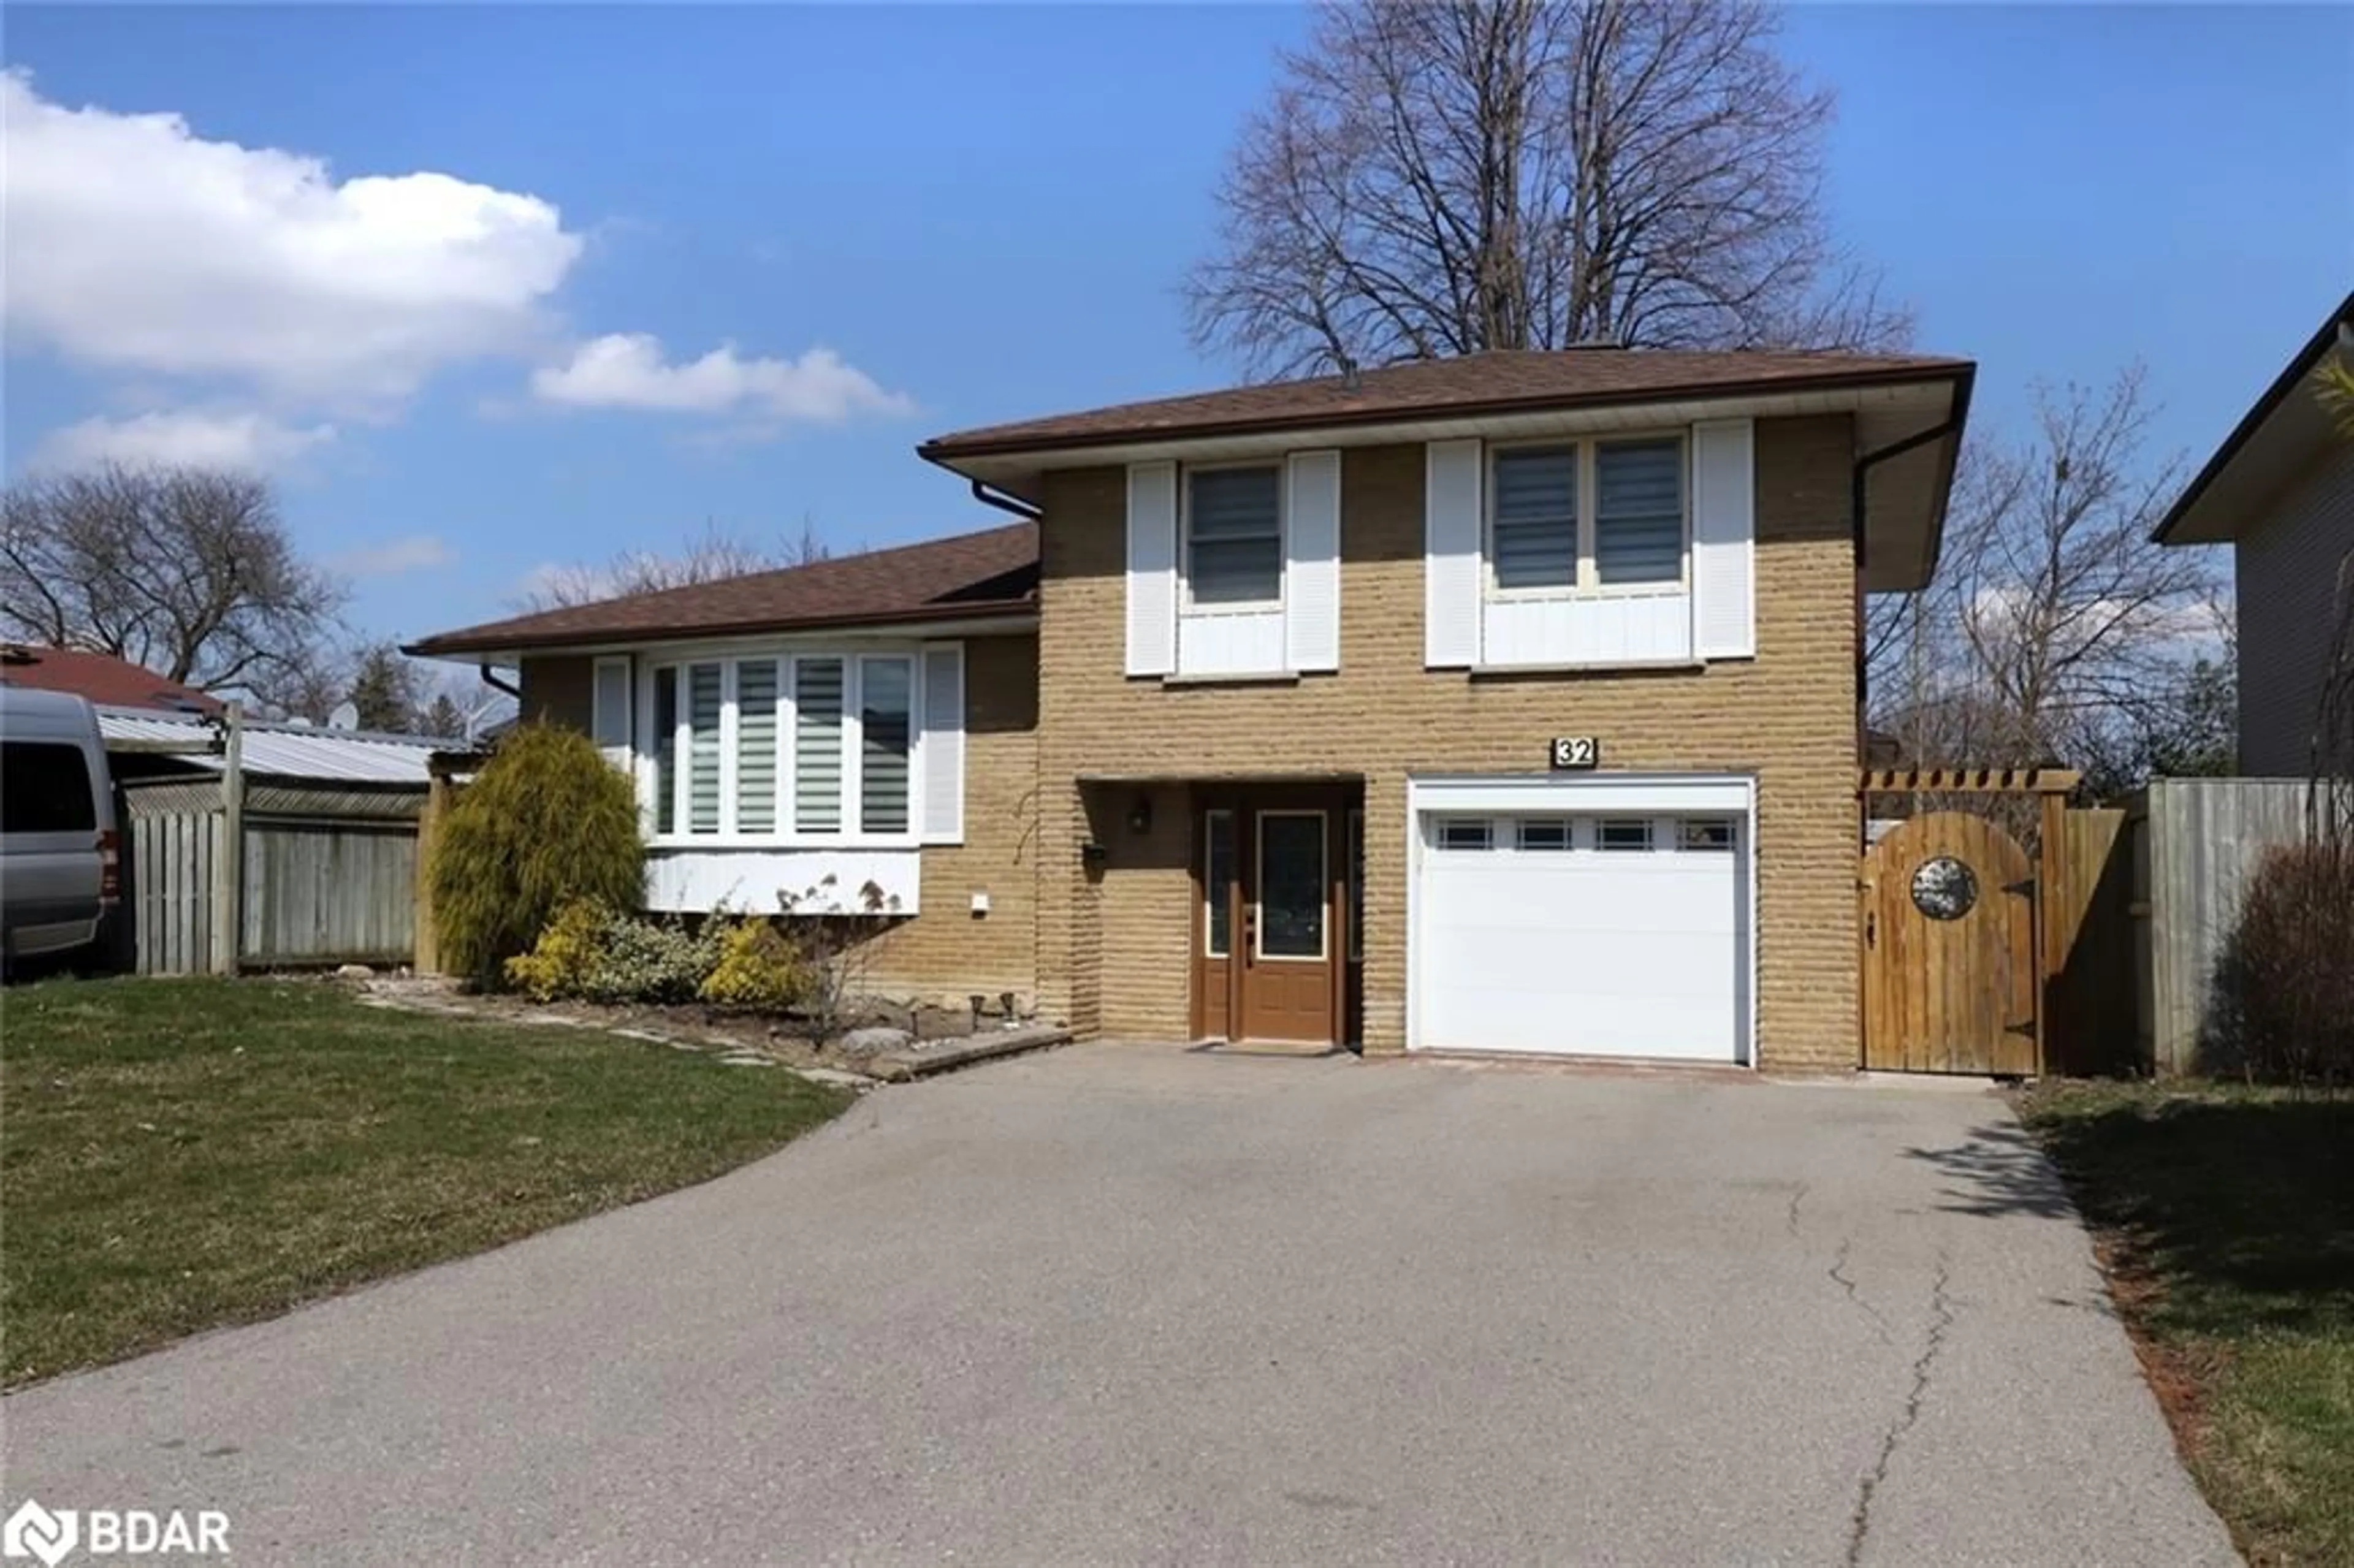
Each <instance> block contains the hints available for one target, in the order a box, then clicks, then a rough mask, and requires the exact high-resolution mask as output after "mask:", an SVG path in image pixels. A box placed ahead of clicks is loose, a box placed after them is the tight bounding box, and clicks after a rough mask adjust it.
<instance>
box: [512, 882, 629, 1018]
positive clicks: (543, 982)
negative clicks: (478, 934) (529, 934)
mask: <svg viewBox="0 0 2354 1568" xmlns="http://www.w3.org/2000/svg"><path fill="white" fill-rule="evenodd" d="M611 919H612V915H611V912H610V911H609V910H608V909H607V908H606V907H605V906H603V905H602V904H599V903H598V902H597V901H596V900H595V899H593V898H575V899H573V900H571V901H570V902H569V903H567V904H566V905H565V906H564V907H563V908H561V909H558V910H557V912H556V918H555V919H553V920H550V921H549V922H548V923H547V928H546V930H544V931H542V932H540V934H539V940H538V941H536V942H534V943H533V944H532V948H531V951H530V952H528V953H519V954H517V955H516V956H515V957H514V958H512V959H508V960H507V963H506V973H507V984H509V985H511V986H513V987H514V988H515V989H516V990H517V991H521V992H523V993H524V994H525V996H527V997H529V998H531V1000H532V1001H556V1000H557V998H558V997H566V996H580V995H583V994H585V992H586V991H587V989H588V978H589V976H590V975H592V974H593V973H595V972H596V969H597V966H598V964H599V961H600V960H601V959H603V957H604V952H605V927H606V926H607V925H608V924H609V923H610V921H611Z"/></svg>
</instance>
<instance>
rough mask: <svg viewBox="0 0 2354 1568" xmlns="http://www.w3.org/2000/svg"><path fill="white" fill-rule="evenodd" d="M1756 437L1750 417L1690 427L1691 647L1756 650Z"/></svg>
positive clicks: (1733, 655)
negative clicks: (1748, 418)
mask: <svg viewBox="0 0 2354 1568" xmlns="http://www.w3.org/2000/svg"><path fill="white" fill-rule="evenodd" d="M1755 443H1756V437H1755V429H1754V428H1753V425H1752V422H1751V421H1750V420H1747V419H1714V420H1710V421H1708V422H1707V423H1704V424H1698V425H1694V426H1693V427H1692V487H1691V489H1692V652H1695V653H1697V654H1699V655H1700V657H1702V658H1703V659H1749V658H1755V656H1756V653H1757V603H1756V599H1757V478H1756V461H1755Z"/></svg>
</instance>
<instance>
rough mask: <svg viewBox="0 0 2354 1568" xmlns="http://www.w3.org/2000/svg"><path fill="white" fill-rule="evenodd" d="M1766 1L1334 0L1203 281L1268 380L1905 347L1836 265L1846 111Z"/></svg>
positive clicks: (1299, 63)
mask: <svg viewBox="0 0 2354 1568" xmlns="http://www.w3.org/2000/svg"><path fill="white" fill-rule="evenodd" d="M1777 30H1778V24H1777V22H1776V18H1775V15H1774V13H1773V12H1772V11H1771V10H1769V9H1768V8H1767V7H1766V6H1765V5H1761V4H1756V3H1755V0H1445V3H1443V4H1417V3H1414V0H1376V3H1375V4H1372V5H1348V4H1327V5H1325V6H1324V7H1323V8H1322V9H1321V11H1320V14H1319V16H1318V20H1317V24H1316V28H1315V32H1314V34H1313V36H1312V37H1311V39H1310V43H1309V45H1308V47H1307V48H1305V49H1303V50H1301V51H1299V52H1298V53H1288V54H1286V55H1285V56H1284V58H1283V59H1282V62H1281V67H1280V78H1279V81H1278V86H1277V89H1276V92H1275V96H1274V99H1273V101H1272V102H1270V103H1269V104H1268V105H1267V107H1266V108H1265V109H1263V110H1262V111H1259V112H1258V113H1257V115H1256V116H1254V117H1253V118H1252V120H1251V121H1250V122H1249V123H1248V124H1247V126H1246V129H1245V131H1244V133H1243V137H1242V141H1241V143H1240V145H1239V146H1238V147H1237V149H1236V151H1235V154H1234V156H1233V160H1232V162H1231V164H1229V167H1228V170H1227V173H1226V175H1225V181H1224V183H1223V185H1222V186H1221V188H1220V190H1219V192H1218V204H1219V207H1220V208H1221V210H1222V214H1223V222H1222V232H1221V236H1220V241H1219V244H1218V246H1217V248H1216V249H1215V250H1214V252H1213V254H1212V255H1210V256H1209V257H1208V258H1207V259H1206V260H1203V261H1202V262H1201V263H1199V264H1198V265H1197V266H1196V267H1195V268H1194V270H1193V272H1192V274H1191V276H1190V278H1189V280H1188V281H1187V284H1186V298H1187V303H1188V307H1189V313H1190V316H1191V323H1192V328H1193V336H1194V339H1195V342H1196V343H1197V344H1200V345H1201V346H1204V347H1213V346H1214V347H1220V348H1225V349H1228V350H1232V351H1234V352H1235V353H1236V354H1237V355H1239V356H1240V357H1241V358H1242V359H1243V360H1244V362H1245V363H1246V365H1247V366H1249V367H1250V369H1251V370H1252V371H1253V372H1255V373H1258V374H1265V375H1272V376H1281V375H1293V374H1301V373H1306V372H1310V371H1312V370H1316V369H1320V368H1331V367H1332V366H1342V367H1345V366H1349V365H1353V364H1364V365H1378V364H1384V363H1387V362H1390V361H1394V360H1400V359H1428V358H1435V357H1439V356H1443V355H1455V354H1468V353H1471V352H1474V351H1477V350H1480V349H1492V348H1562V347H1566V346H1568V345H1570V344H1575V343H1578V342H1581V341H1585V340H1591V339H1599V338H1608V339H1612V340H1615V341H1617V342H1619V343H1623V344H1629V345H1636V346H1667V347H1841V348H1852V347H1866V346H1871V347H1878V346H1885V345H1889V344H1898V343H1901V342H1903V340H1904V339H1905V338H1906V337H1907V336H1908V335H1909V334H1910V329H1911V322H1910V319H1909V316H1908V315H1907V313H1904V312H1903V311H1902V310H1899V309H1894V308H1892V307H1891V306H1890V305H1889V304H1888V303H1887V302H1884V301H1883V300H1882V298H1881V296H1880V291H1879V285H1878V281H1877V279H1876V278H1875V277H1874V276H1873V275H1872V273H1870V272H1869V271H1867V270H1864V269H1862V268H1861V267H1859V266H1857V265H1855V264H1854V263H1853V262H1852V261H1850V260H1849V259H1848V258H1846V257H1845V256H1844V255H1843V254H1842V253H1841V252H1840V249H1838V248H1837V247H1836V246H1835V245H1834V244H1833V242H1832V240H1831V238H1830V236H1829V228H1828V225H1827V223H1826V221H1825V218H1824V216H1823V211H1822V199H1821V196H1822V184H1823V138H1824V134H1825V132H1826V131H1827V129H1828V128H1829V124H1830V122H1831V118H1832V100H1831V96H1830V94H1829V93H1828V92H1826V91H1822V90H1818V89H1815V88H1812V87H1809V86H1808V84H1807V83H1806V82H1805V81H1804V80H1802V79H1800V77H1799V76H1798V73H1797V71H1796V70H1794V69H1792V68H1791V67H1790V66H1789V65H1788V64H1787V63H1786V62H1785V61H1784V60H1783V59H1782V58H1781V57H1780V56H1779V55H1778V54H1777V53H1776V32H1777Z"/></svg>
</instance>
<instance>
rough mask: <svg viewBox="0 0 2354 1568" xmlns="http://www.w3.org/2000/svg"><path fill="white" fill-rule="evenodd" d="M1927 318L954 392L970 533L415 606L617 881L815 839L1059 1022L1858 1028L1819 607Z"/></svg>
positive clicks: (1869, 532) (1659, 1052)
mask: <svg viewBox="0 0 2354 1568" xmlns="http://www.w3.org/2000/svg"><path fill="white" fill-rule="evenodd" d="M1972 376H1973V366H1971V365H1970V363H1969V362H1967V361H1966V360H1959V359H1947V358H1932V357H1923V356H1859V355H1831V354H1795V353H1747V352H1744V353H1730V352H1725V353H1703V352H1670V351H1637V350H1614V349H1603V348H1596V349H1580V350H1573V351H1567V352H1559V353H1534V352H1531V353H1491V354H1482V355H1470V356H1467V357H1464V358H1459V359H1453V360H1446V361H1437V362H1431V363H1425V364H1414V365H1400V366H1390V367H1384V368H1382V369H1374V370H1366V371H1363V372H1361V373H1355V374H1351V375H1348V376H1327V377H1320V378H1316V379H1310V380H1304V381H1295V382H1288V383H1282V384H1273V385H1263V386H1253V387H1240V388H1235V389H1232V390H1227V391H1222V392H1214V393H1209V394H1204V395H1200V396H1194V397H1176V398H1170V399H1165V400H1161V401H1157V402H1150V403H1139V404H1130V405H1125V406H1121V407H1118V408H1102V409H1096V410H1092V411H1088V412H1085V413H1077V414H1070V415H1064V416H1058V417H1055V418H1041V419H1034V420H1029V421H1025V422H1023V423H1018V424H1008V425H999V426H994V427H991V428H987V429H974V430H967V431H963V432H960V433H958V434H955V435H949V436H944V437H941V438H939V439H938V440H932V441H929V442H927V443H925V445H924V446H923V447H922V448H920V449H919V451H920V455H921V456H923V457H924V458H926V459H928V461H932V462H935V463H937V464H939V465H940V466H942V467H944V468H947V469H949V470H950V471H953V472H955V473H957V474H959V475H960V476H962V477H963V478H964V479H966V480H967V481H968V482H970V486H971V489H972V493H973V494H974V495H975V496H976V498H978V499H980V500H981V501H984V502H987V503H991V504H992V505H995V506H998V507H1000V508H1002V509H1003V510H1005V511H1008V512H1011V513H1013V514H1016V515H1017V516H1018V517H1019V518H1020V519H1021V520H1020V521H1017V522H1015V523H1013V524H1010V525H1008V526H1005V527H1001V528H996V529H992V530H990V531H987V532H983V533H978V534H971V535H963V536H960V537H958V538H952V539H945V540H940V541H938V542H935V543H932V544H928V545H918V546H910V547H907V548H905V549H900V550H892V551H885V552H880V553H877V554H874V555H869V556H854V557H850V558H847V559H843V560H836V561H828V562H822V563H820V564H817V565H814V566H810V567H799V568H794V569H792V570H789V571H781V572H772V573H766V574H759V575H755V576H750V577H740V578H737V579H733V580H731V581H729V582H726V583H720V584H712V585H707V586H704V587H698V588H676V589H672V590H669V591H667V592H663V593H653V594H645V595H640V596H636V597H633V598H630V599H616V600H612V601H609V602H607V603H603V604H598V605H588V606H582V607H578V608H576V609H561V610H554V611H549V612H546V613H544V614H539V615H532V616H525V617H522V618H519V619H515V620H505V621H500V622H496V623H493V624H490V625H485V626H478V627H472V628H469V629H467V630H460V631H452V632H446V633H443V634H440V635H438V636H435V637H430V638H428V639H425V640H424V641H421V642H419V643H418V644H416V645H415V646H414V647H413V648H412V649H411V652H417V653H420V654H427V655H435V656H441V657H465V658H470V659H478V660H482V661H490V662H503V663H514V664H516V665H518V666H519V668H520V670H521V676H522V687H523V691H524V704H523V705H524V710H525V714H526V715H535V716H547V717H552V718H555V719H559V720H562V721H564V722H567V723H572V724H577V725H578V726H581V727H582V728H584V729H586V730H588V731H589V732H590V733H591V734H592V735H593V736H595V737H596V738H597V739H598V741H599V743H600V744H601V745H603V746H605V747H609V748H610V751H611V755H612V756H613V758H614V759H615V761H616V763H617V764H618V765H620V766H623V767H627V768H631V770H632V772H633V773H634V776H635V777H636V779H637V780H638V783H639V788H640V792H641V797H642V800H643V802H644V810H645V821H646V826H647V831H648V834H649V842H650V843H651V845H652V853H651V856H650V865H649V870H648V895H649V899H650V901H651V902H652V904H653V905H654V906H657V907H664V908H677V909H690V910H692V909H707V908H710V907H713V906H715V905H717V904H721V903H725V904H726V905H728V906H734V907H738V908H743V907H755V908H757V907H760V906H764V905H766V904H768V903H769V902H770V901H771V900H773V899H774V897H775V896H776V895H779V894H790V893H792V892H794V891H795V890H797V889H799V888H801V887H805V886H809V885H814V884H817V883H820V882H821V881H822V880H823V879H825V878H828V877H831V878H832V885H835V886H838V887H851V886H858V885H865V884H867V883H870V882H871V883H873V884H874V885H876V886H877V887H879V888H880V889H882V890H883V891H884V892H885V894H887V895H889V896H890V897H891V898H893V899H894V900H896V905H897V909H898V911H899V912H900V913H901V914H902V916H905V917H904V918H903V920H902V921H901V922H900V923H899V924H898V927H897V928H896V930H895V932H894V933H893V936H892V938H891V942H890V952H889V956H888V958H887V959H886V960H885V969H887V970H888V972H889V973H890V974H891V975H892V976H893V977H895V978H896V979H898V980H901V981H903V982H904V983H905V984H907V986H908V987H910V988H911V989H916V990H922V991H932V992H937V993H944V994H946V995H949V996H961V995H963V994H967V993H969V992H972V991H981V992H986V993H994V992H996V991H1002V990H1015V991H1022V992H1023V993H1025V994H1027V995H1032V996H1034V997H1035V998H1036V999H1037V1001H1038V1005H1039V1006H1040V1008H1041V1010H1042V1011H1044V1012H1048V1013H1050V1014H1053V1015H1055V1016H1059V1017H1062V1018H1065V1019H1067V1020H1068V1021H1069V1022H1071V1023H1072V1024H1073V1025H1074V1026H1075V1027H1076V1028H1077V1029H1079V1030H1080V1031H1082V1032H1083V1033H1089V1034H1095V1035H1101V1036H1108V1037H1119V1038H1150V1039H1174V1038H1197V1039H1227V1040H1251V1041H1266V1042H1277V1043H1286V1044H1297V1045H1302V1046H1306V1047H1310V1048H1321V1047H1329V1046H1331V1045H1333V1044H1361V1045H1362V1046H1363V1047H1364V1048H1365V1049H1368V1050H1372V1051H1393V1050H1398V1049H1402V1048H1411V1049H1434V1050H1443V1049H1461V1050H1478V1051H1506V1052H1509V1051H1528V1052H1542V1053H1564V1054H1600V1055H1611V1056H1630V1057H1645V1058H1668V1059H1677V1060H1686V1061H1706V1062H1719V1063H1741V1064H1747V1065H1764V1066H1767V1067H1773V1068H1781V1069H1809V1068H1812V1069H1848V1068H1851V1067H1853V1066H1854V1065H1856V1063H1857V1061H1858V1040H1859V1033H1860V1027H1861V981H1860V967H1859V961H1858V932H1857V924H1856V922H1857V873H1858V863H1859V862H1858V856H1859V851H1860V849H1861V844H1862V837H1863V824H1862V821H1861V811H1860V802H1859V799H1858V793H1857V786H1858V768H1859V767H1860V766H1861V763H1862V761H1863V757H1862V751H1863V748H1864V731H1863V728H1862V726H1861V722H1860V714H1861V705H1862V699H1863V692H1862V677H1861V670H1860V656H1861V637H1860V630H1861V628H1860V611H1861V603H1862V596H1863V594H1864V593H1865V592H1866V591H1883V590H1903V589H1910V588H1918V587H1920V586H1921V585H1922V584H1923V583H1924V582H1925V581H1926V580H1927V578H1928V577H1929V575H1930V572H1931V570H1932V569H1933V567H1935V562H1936V558H1937V552H1938V542H1939V536H1940V532H1941V529H1942V525H1943V522H1944V518H1945V513H1946V499H1947V492H1948V490H1949V487H1950V485H1951V482H1952V477H1953V466H1954V461H1955V455H1956V450H1957V447H1958V443H1959V440H1960V438H1961V432H1962V428H1963V422H1964V419H1965V418H1966V415H1967V408H1968V403H1969V395H1970V388H1971V383H1972Z"/></svg>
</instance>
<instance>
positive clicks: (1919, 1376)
mask: <svg viewBox="0 0 2354 1568" xmlns="http://www.w3.org/2000/svg"><path fill="white" fill-rule="evenodd" d="M1947 1277H1948V1270H1947V1267H1946V1256H1945V1255H1944V1254H1943V1253H1940V1254H1938V1255H1937V1274H1936V1277H1935V1279H1934V1280H1932V1281H1931V1283H1930V1286H1929V1337H1928V1340H1927V1342H1926V1343H1925V1344H1924V1345H1923V1346H1922V1347H1921V1354H1920V1356H1919V1357H1918V1358H1917V1359H1916V1360H1915V1361H1914V1362H1913V1388H1912V1391H1911V1392H1910V1393H1907V1394H1906V1395H1905V1396H1904V1404H1903V1408H1901V1409H1899V1410H1898V1411H1897V1413H1896V1419H1895V1420H1893V1421H1892V1422H1890V1423H1889V1425H1888V1431H1887V1433H1886V1434H1885V1435H1884V1436H1882V1438H1881V1440H1880V1457H1879V1458H1878V1459H1877V1460H1875V1461H1874V1462H1873V1464H1872V1470H1871V1472H1870V1473H1869V1474H1868V1475H1866V1476H1865V1477H1864V1478H1863V1484H1862V1486H1861V1487H1860V1488H1859V1489H1857V1491H1856V1498H1855V1512H1854V1513H1852V1514H1850V1516H1849V1517H1848V1531H1847V1561H1848V1564H1849V1568H1855V1564H1856V1563H1861V1561H1862V1560H1863V1546H1864V1542H1865V1540H1866V1538H1867V1537H1869V1536H1870V1534H1871V1533H1872V1498H1873V1497H1874V1496H1875V1495H1876V1494H1877V1493H1878V1492H1879V1490H1880V1487H1881V1483H1882V1482H1883V1481H1885V1480H1886V1479H1887V1478H1888V1464H1889V1461H1890V1460H1892V1459H1893V1458H1894V1457H1896V1447H1897V1445H1898V1444H1900V1443H1902V1442H1903V1440H1904V1435H1905V1434H1906V1433H1908V1432H1910V1431H1912V1430H1913V1425H1914V1423H1915V1422H1917V1421H1919V1420H1920V1419H1921V1403H1922V1401H1923V1400H1924V1399H1925V1398H1926V1397H1927V1396H1928V1393H1929V1372H1930V1369H1931V1367H1932V1366H1933V1365H1934V1364H1935V1361H1936V1360H1937V1352H1938V1351H1942V1350H1944V1349H1945V1347H1946V1330H1948V1329H1950V1328H1952V1327H1953V1323H1954V1308H1953V1304H1952V1303H1951V1302H1950V1301H1949V1300H1947V1299H1946V1280H1947Z"/></svg>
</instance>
